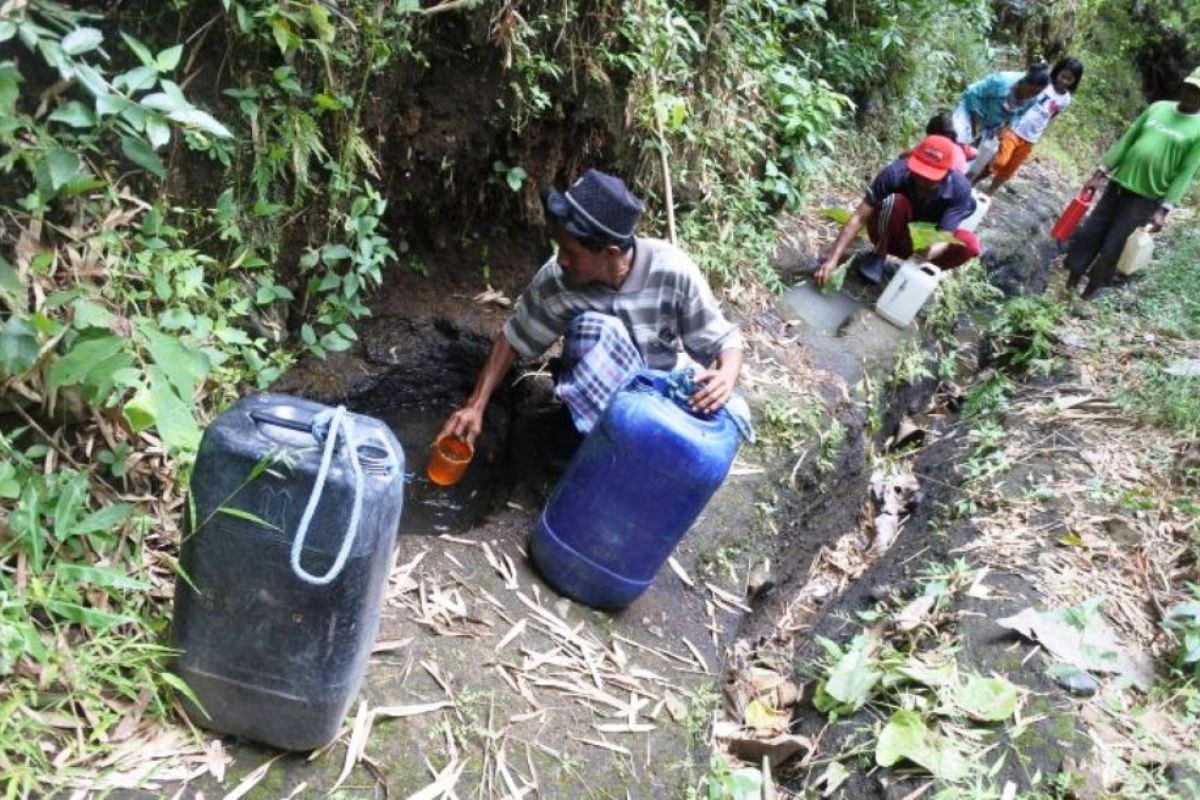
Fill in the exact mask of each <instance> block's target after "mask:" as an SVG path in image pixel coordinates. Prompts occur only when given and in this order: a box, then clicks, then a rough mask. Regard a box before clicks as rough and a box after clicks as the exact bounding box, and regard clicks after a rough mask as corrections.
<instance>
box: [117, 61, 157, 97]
mask: <svg viewBox="0 0 1200 800" xmlns="http://www.w3.org/2000/svg"><path fill="white" fill-rule="evenodd" d="M156 80H158V73H157V72H155V71H154V70H153V69H152V68H150V67H134V68H133V69H131V70H128V71H126V72H122V73H121V74H120V75H118V76H117V77H115V78H113V86H116V87H118V88H121V87H123V88H124V89H125V91H127V92H129V94H131V95H132V94H134V93H136V92H142V91H145V90H146V89H149V88H150V87H151V86H153V85H154V82H155V81H156Z"/></svg>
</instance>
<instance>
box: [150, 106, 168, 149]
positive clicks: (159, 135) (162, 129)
mask: <svg viewBox="0 0 1200 800" xmlns="http://www.w3.org/2000/svg"><path fill="white" fill-rule="evenodd" d="M146 138H147V139H149V140H150V146H151V147H153V148H154V149H155V150H157V149H158V148H160V147H162V146H163V145H165V144H167V143H168V142H170V141H171V126H170V125H168V124H167V122H166V120H164V119H163V118H162V117H161V116H159V115H158V114H147V115H146Z"/></svg>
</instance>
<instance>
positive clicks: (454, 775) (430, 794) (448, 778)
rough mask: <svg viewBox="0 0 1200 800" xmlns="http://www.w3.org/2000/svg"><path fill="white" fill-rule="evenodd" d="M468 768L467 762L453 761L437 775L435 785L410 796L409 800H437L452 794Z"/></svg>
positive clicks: (432, 784) (430, 785)
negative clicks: (460, 777)
mask: <svg viewBox="0 0 1200 800" xmlns="http://www.w3.org/2000/svg"><path fill="white" fill-rule="evenodd" d="M466 766H467V764H466V762H465V761H464V762H463V763H461V764H459V763H458V762H457V760H452V761H451V762H450V763H449V764H447V765H446V768H445V769H443V770H442V771H441V772H439V773H438V774H437V777H436V778H435V779H434V781H433V783H431V784H429V785H428V786H426V787H425V788H424V789H422V790H421V791H419V792H417V793H416V794H411V795H409V796H408V800H437V798H439V797H444V796H446V795H448V794H450V793H451V791H452V790H453V789H454V785H455V784H457V783H458V776H459V775H461V774H462V771H463V770H464V769H465V768H466Z"/></svg>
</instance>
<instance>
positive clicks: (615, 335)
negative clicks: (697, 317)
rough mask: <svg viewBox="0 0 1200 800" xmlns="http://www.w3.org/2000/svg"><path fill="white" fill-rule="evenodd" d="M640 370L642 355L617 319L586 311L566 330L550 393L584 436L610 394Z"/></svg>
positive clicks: (602, 410) (642, 364) (604, 406)
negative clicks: (558, 372)
mask: <svg viewBox="0 0 1200 800" xmlns="http://www.w3.org/2000/svg"><path fill="white" fill-rule="evenodd" d="M643 366H645V361H644V360H643V359H642V354H641V353H639V352H638V349H637V348H636V347H635V346H634V344H633V340H632V339H631V338H630V337H629V331H627V330H625V326H624V325H622V324H621V321H620V320H619V319H617V318H616V317H610V316H608V315H607V314H598V313H596V312H593V311H587V312H584V313H583V314H580V315H579V316H577V317H575V319H573V320H571V324H570V325H569V326H568V327H567V333H566V336H565V337H564V339H563V370H562V374H561V375H560V376H559V379H558V386H556V387H555V389H554V393H555V394H556V395H558V398H559V399H560V400H562V401H563V402H564V403H565V404H566V406H567V408H568V409H570V411H571V420H572V421H573V422H574V423H575V428H576V429H577V430H578V431H579V432H580V433H583V434H587V433H589V432H591V430H592V428H593V427H595V425H596V422H597V421H598V420H599V419H600V415H601V414H603V413H604V409H605V408H606V407H607V406H608V401H609V400H611V399H612V396H613V394H614V393H616V391H617V390H618V389H620V388H621V387H622V386H623V385H624V384H625V381H626V380H627V379H628V378H629V376H630V375H632V374H633V373H634V372H636V371H637V370H639V369H641V368H642V367H643Z"/></svg>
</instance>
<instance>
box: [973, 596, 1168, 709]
mask: <svg viewBox="0 0 1200 800" xmlns="http://www.w3.org/2000/svg"><path fill="white" fill-rule="evenodd" d="M996 623H997V624H998V625H1000V626H1002V627H1005V628H1008V629H1009V630H1013V631H1016V632H1017V633H1019V634H1021V635H1022V636H1024V637H1025V638H1027V639H1030V640H1032V641H1035V642H1037V643H1039V644H1040V645H1042V647H1044V648H1046V649H1047V650H1048V651H1049V652H1050V654H1051V655H1053V656H1054V657H1055V658H1056V659H1057V660H1059V661H1065V662H1067V663H1068V664H1073V665H1075V666H1076V667H1078V668H1079V669H1083V670H1088V671H1091V672H1107V673H1116V674H1120V675H1125V676H1127V677H1129V678H1130V679H1131V680H1132V681H1133V682H1134V684H1135V685H1136V686H1137V687H1138V688H1139V689H1141V690H1142V691H1148V690H1149V689H1150V687H1151V686H1153V684H1154V675H1155V673H1154V662H1153V661H1152V660H1151V659H1150V658H1149V657H1148V656H1147V655H1146V654H1145V653H1141V652H1131V651H1130V650H1128V649H1127V648H1126V647H1124V645H1122V644H1121V641H1120V639H1118V638H1117V635H1116V633H1114V632H1113V630H1112V628H1110V627H1109V626H1108V623H1106V622H1105V621H1104V620H1103V619H1102V618H1101V617H1100V615H1099V614H1092V615H1090V616H1089V617H1088V619H1087V625H1086V626H1085V627H1084V628H1082V629H1080V628H1079V627H1076V626H1075V625H1072V624H1071V623H1069V622H1067V621H1066V620H1065V619H1064V618H1063V614H1062V612H1061V611H1046V612H1039V611H1037V610H1035V609H1033V608H1026V609H1025V610H1023V611H1021V612H1020V613H1019V614H1016V615H1014V616H1011V617H1005V618H1003V619H998V620H996Z"/></svg>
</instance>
